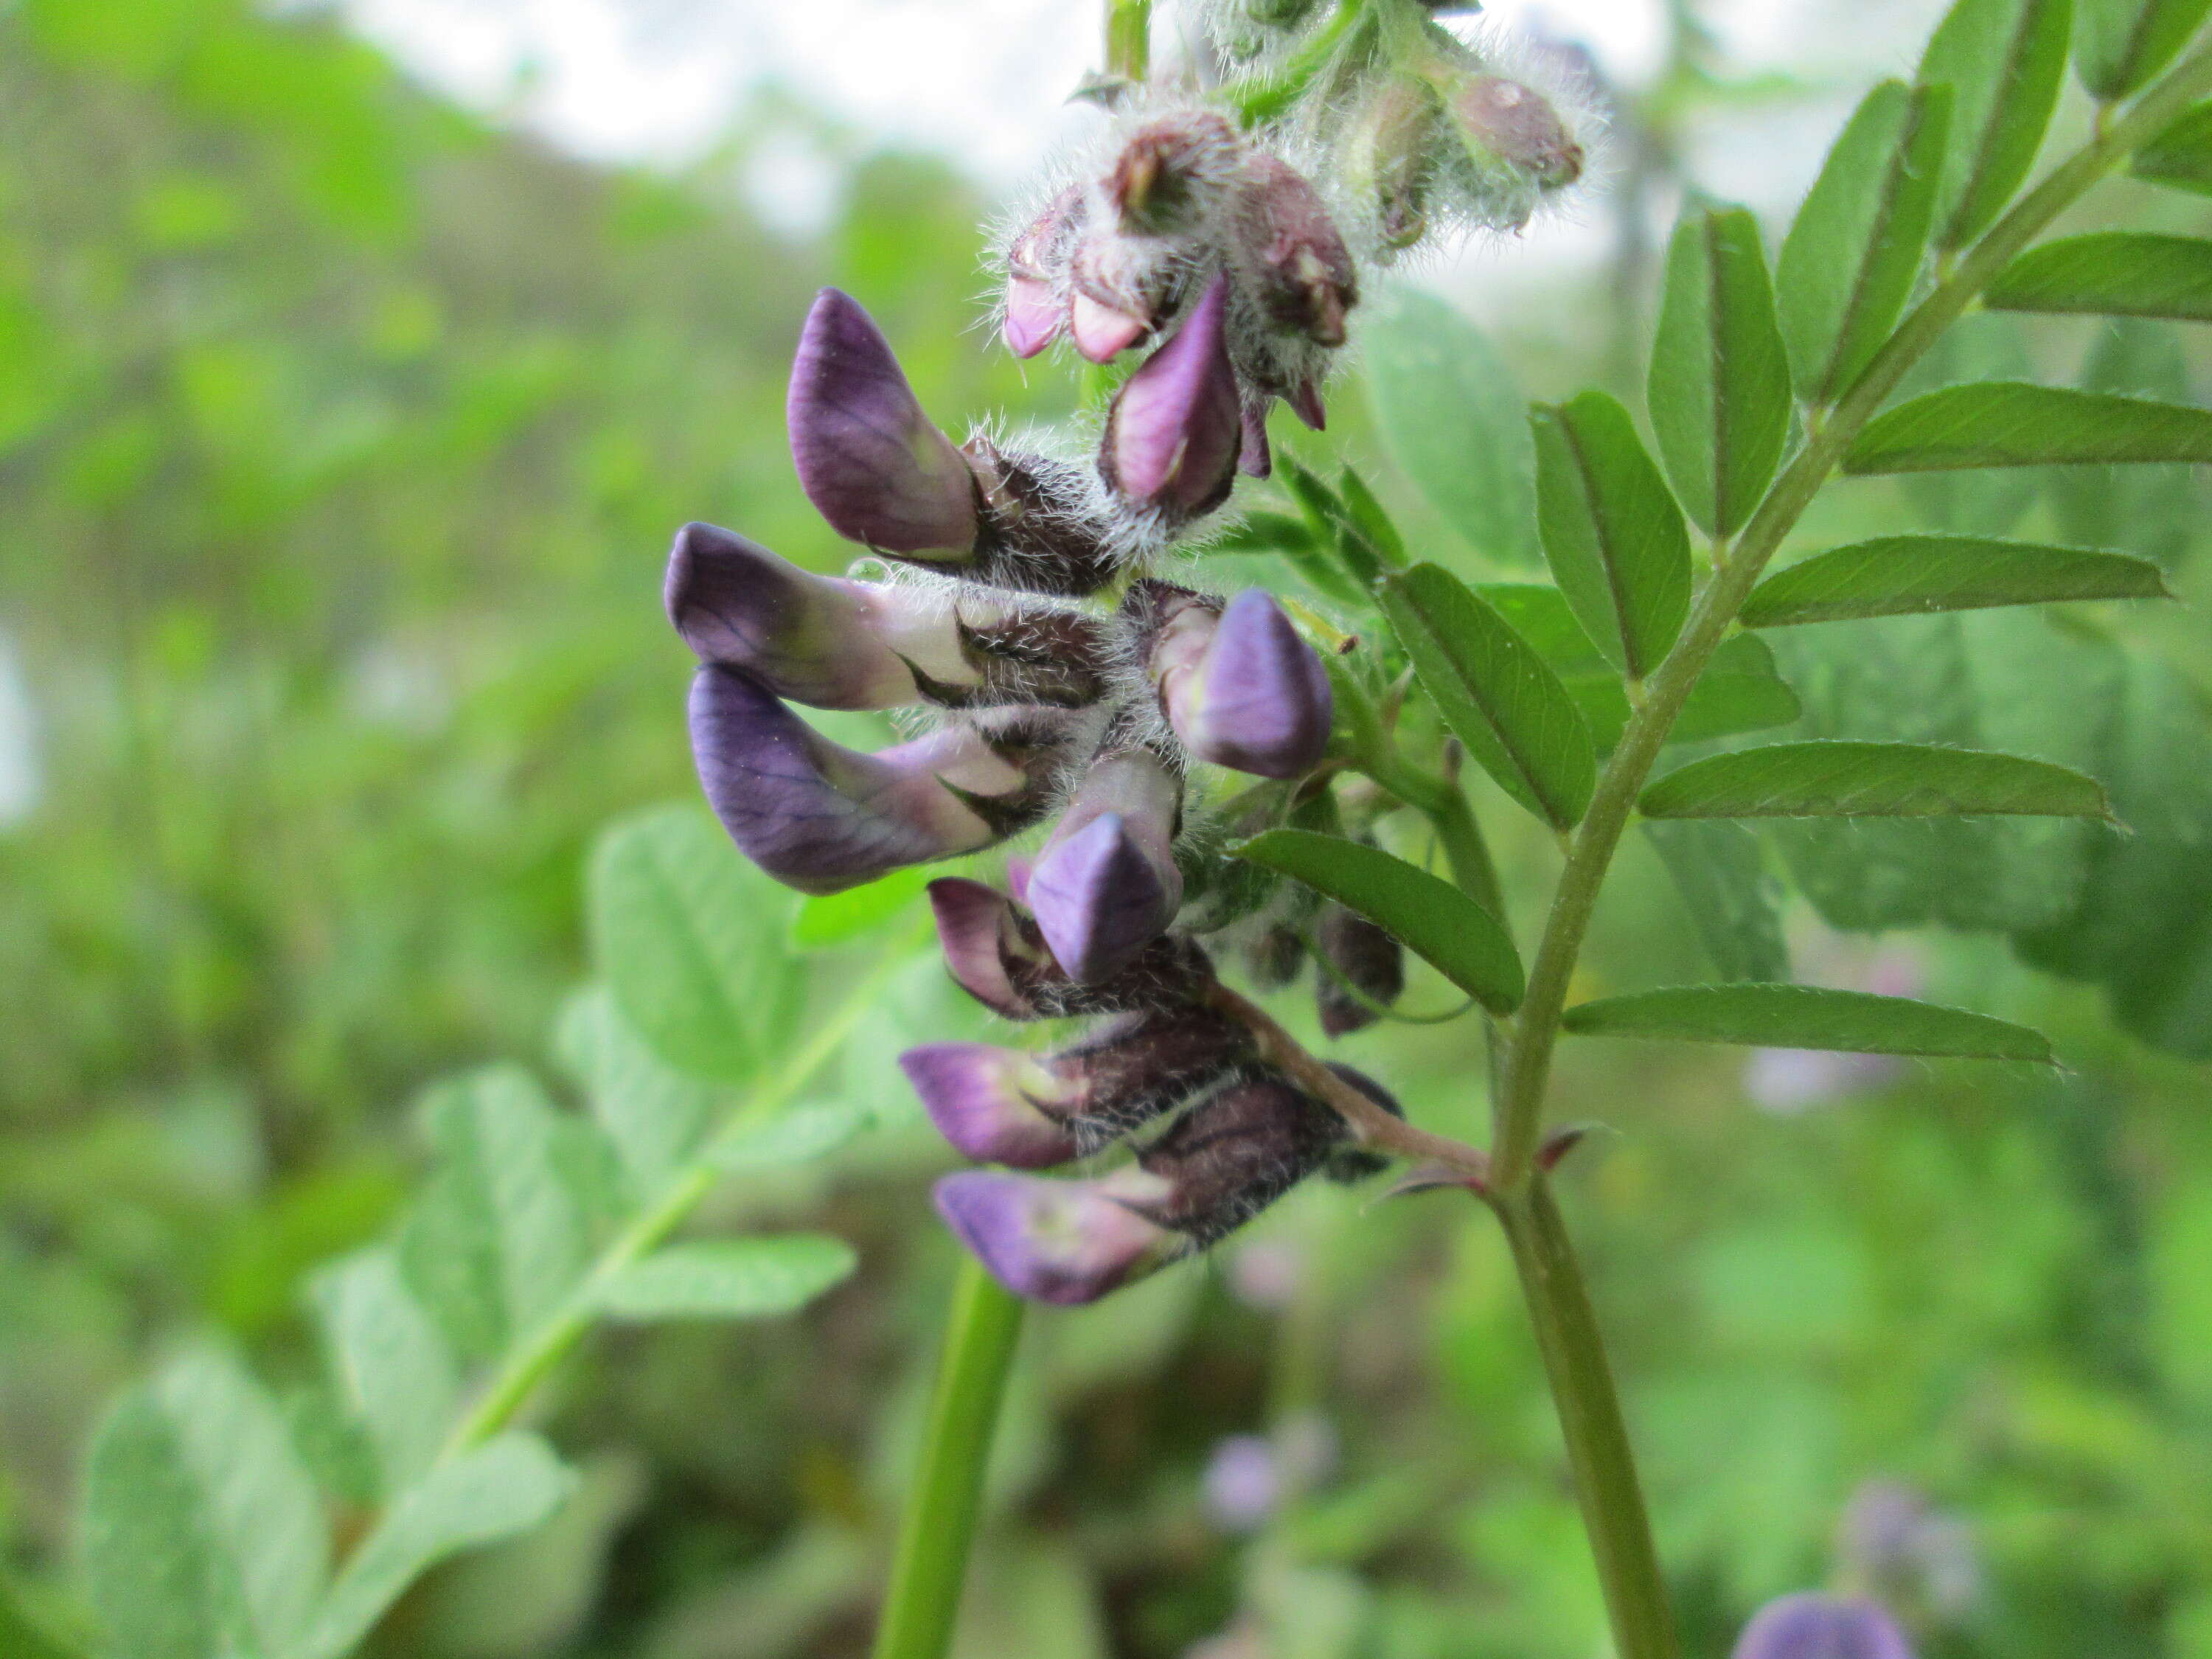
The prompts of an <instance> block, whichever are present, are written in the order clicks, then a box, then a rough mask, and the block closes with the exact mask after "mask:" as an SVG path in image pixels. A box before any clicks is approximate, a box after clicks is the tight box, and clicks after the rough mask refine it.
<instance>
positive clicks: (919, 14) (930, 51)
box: [337, 0, 1935, 307]
mask: <svg viewBox="0 0 2212 1659" xmlns="http://www.w3.org/2000/svg"><path fill="white" fill-rule="evenodd" d="M337 3H338V4H339V5H340V6H341V8H342V9H343V11H344V12H345V13H346V14H347V15H349V17H350V18H351V20H352V21H353V23H354V25H355V27H356V28H357V29H358V30H359V31H360V32H361V33H363V34H365V35H367V36H368V38H370V39H372V40H375V41H377V42H378V43H380V45H382V46H385V47H386V49H388V50H390V51H391V52H393V53H394V54H395V55H397V56H398V58H401V59H402V60H403V61H404V62H405V63H407V64H409V65H410V66H411V67H412V69H413V70H414V71H415V72H416V74H417V75H418V76H421V77H422V79H423V80H425V81H426V82H428V83H430V84H431V85H433V86H435V87H437V88H441V89H442V90H444V91H445V92H447V93H448V94H451V95H453V96H455V97H457V98H459V100H462V101H464V102H465V103H467V104H470V105H471V106H475V107H477V108H479V109H483V110H486V111H489V112H498V113H503V114H505V115H507V116H508V117H511V118H514V119H517V120H519V121H520V122H522V123H523V124H525V125H528V126H529V127H531V128H532V129H533V130H535V131H539V132H541V133H543V134H544V135H545V136H546V137H549V138H550V139H552V140H553V141H554V142H556V143H559V144H561V145H562V146H563V147H565V148H567V149H571V150H573V151H575V152H576V153H578V154H580V155H588V156H593V157H599V158H603V159H606V160H620V161H650V162H658V163H663V164H669V165H680V164H682V163H683V162H685V161H691V160H694V159H696V158H697V157H699V156H701V155H703V154H704V153H705V152H706V151H707V150H708V149H710V148H711V147H712V146H713V144H714V142H715V141H716V139H718V138H719V137H721V136H723V135H724V134H726V132H727V131H729V128H730V124H731V122H732V118H733V116H734V115H735V113H736V112H738V110H740V109H741V108H744V107H746V106H748V105H749V103H750V102H751V101H752V99H753V94H758V93H761V92H763V91H768V92H774V91H776V90H778V89H780V90H781V92H783V93H784V94H787V95H788V96H791V97H794V98H796V99H797V100H799V101H800V102H802V103H803V104H805V106H809V107H811V108H814V109H818V110H820V111H821V112H823V114H824V115H826V116H827V117H829V118H830V119H831V120H832V121H833V122H836V123H838V124H841V125H845V126H847V127H848V128H849V130H850V131H851V132H852V134H853V136H854V137H856V138H859V139H860V140H862V141H866V140H870V139H878V138H890V139H896V140H899V141H902V142H904V143H910V144H918V145H921V146H925V147H927V148H931V149H938V150H941V151H944V152H945V153H947V154H951V155H957V156H958V157H959V158H961V159H962V160H963V161H964V162H965V164H966V165H967V166H968V167H969V168H970V170H971V171H973V172H974V173H976V174H977V175H979V176H980V177H981V179H983V180H984V181H985V182H986V183H987V184H989V185H994V186H998V187H1001V188H1008V189H1011V188H1012V186H1013V185H1016V184H1018V182H1019V180H1020V179H1021V177H1022V175H1023V173H1024V170H1025V169H1026V168H1027V167H1029V166H1030V165H1031V163H1032V162H1033V161H1035V160H1036V158H1038V157H1039V156H1041V155H1043V154H1044V153H1045V152H1046V151H1047V150H1048V149H1050V148H1051V146H1052V143H1053V140H1054V137H1055V136H1056V135H1058V134H1060V133H1062V132H1064V131H1066V130H1067V127H1068V125H1069V124H1070V123H1072V122H1077V121H1080V120H1083V119H1085V112H1083V111H1081V110H1079V109H1077V110H1071V109H1070V108H1069V107H1068V106H1066V95H1067V94H1068V92H1069V91H1070V90H1071V89H1072V88H1073V86H1074V85H1075V83H1076V82H1077V81H1078V79H1079V77H1080V76H1081V75H1082V74H1083V72H1084V71H1085V70H1086V69H1088V68H1090V67H1091V66H1092V64H1094V63H1095V62H1096V60H1097V34H1098V16H1099V13H1100V9H1101V8H1100V6H1099V5H1098V3H1097V0H337ZM1934 5H1935V0H1708V3H1707V4H1705V6H1704V7H1703V8H1702V12H1703V15H1705V18H1706V20H1707V21H1708V23H1709V25H1710V26H1711V27H1712V28H1713V29H1714V30H1715V32H1716V33H1717V35H1718V37H1719V39H1720V40H1721V41H1722V42H1723V46H1724V47H1725V48H1726V51H1727V52H1728V55H1729V59H1730V61H1731V62H1732V64H1735V66H1736V67H1738V68H1740V69H1741V70H1743V71H1745V72H1747V73H1749V72H1756V71H1759V70H1775V69H1796V70H1808V71H1812V72H1815V73H1818V74H1819V75H1820V76H1822V77H1823V78H1824V80H1825V81H1826V82H1830V83H1832V85H1833V87H1834V89H1835V95H1834V98H1833V100H1832V102H1830V103H1829V104H1827V106H1826V107H1820V108H1805V107H1803V106H1799V107H1798V108H1797V109H1796V111H1795V112H1793V113H1792V114H1790V115H1789V116H1787V117H1777V116H1773V115H1761V114H1759V113H1758V112H1749V113H1747V114H1746V115H1744V116H1743V117H1741V118H1735V119H1733V120H1731V122H1730V123H1729V125H1727V126H1724V127H1722V128H1719V129H1717V130H1716V131H1714V132H1713V133H1712V134H1711V135H1710V136H1709V137H1708V138H1707V140H1706V142H1705V143H1704V144H1703V145H1702V146H1701V147H1700V153H1699V155H1698V157H1697V169H1698V172H1699V176H1700V178H1701V180H1702V181H1703V182H1704V183H1705V185H1706V186H1707V187H1708V188H1709V189H1711V190H1713V191H1716V192H1717V193H1719V194H1721V195H1723V196H1727V197H1734V198H1735V199H1740V200H1745V201H1747V202H1749V203H1751V204H1753V206H1756V207H1761V208H1765V209H1767V210H1779V209H1782V208H1784V207H1786V205H1787V204H1788V203H1789V202H1790V200H1791V199H1792V198H1793V197H1794V196H1795V195H1796V192H1797V191H1800V190H1802V187H1803V185H1804V184H1805V182H1806V181H1807V180H1808V179H1809V178H1810V176H1811V174H1812V172H1813V170H1814V167H1815V166H1816V165H1817V163H1818V161H1819V155H1820V145H1821V144H1823V143H1825V142H1826V139H1827V137H1830V136H1832V133H1833V132H1834V131H1835V129H1836V125H1837V123H1838V119H1839V118H1840V116H1841V114H1842V113H1843V112H1844V110H1845V109H1846V108H1847V106H1848V105H1849V103H1850V100H1853V99H1855V98H1856V97H1857V94H1859V92H1860V91H1862V90H1863V88H1864V87H1865V86H1866V85H1867V84H1869V82H1872V81H1873V80H1874V79H1875V78H1876V77H1878V76H1881V75H1887V74H1907V73H1910V71H1911V66H1912V62H1913V59H1914V58H1915V57H1916V56H1917V52H1918V48H1919V44H1920V41H1921V40H1922V39H1923V37H1924V34H1925V32H1926V29H1927V27H1928V26H1929V21H1930V20H1931V18H1932V15H1933V11H1934ZM1169 9H1170V8H1169V6H1168V5H1167V4H1166V3H1164V4H1163V6H1162V8H1161V10H1162V12H1163V13H1167V12H1168V11H1169ZM1484 15H1485V17H1486V19H1487V20H1488V22H1489V24H1490V26H1492V27H1501V28H1504V29H1507V30H1528V29H1532V28H1533V29H1535V30H1540V31H1541V32H1542V33H1545V34H1547V35H1549V36H1551V37H1553V38H1554V39H1558V40H1570V41H1574V42H1577V43H1579V44H1581V45H1583V46H1585V47H1587V48H1588V49H1589V51H1590V52H1591V53H1592V54H1593V56H1594V57H1595V58H1596V60H1597V63H1598V64H1599V66H1600V68H1601V70H1602V71H1603V72H1604V74H1605V75H1606V76H1607V78H1608V79H1609V80H1612V81H1614V82H1619V83H1620V84H1624V85H1628V86H1633V85H1636V84H1638V82H1642V81H1644V80H1645V79H1646V78H1648V77H1649V76H1650V75H1651V74H1652V73H1653V72H1654V71H1655V70H1656V67H1657V64H1658V63H1659V59H1660V55H1661V52H1662V49H1663V47H1662V0H1493V3H1492V4H1491V5H1489V6H1488V8H1487V9H1486V12H1485V14H1484ZM1164 21H1165V19H1164V18H1163V22H1164ZM1156 27H1158V25H1156ZM835 177H836V173H835V170H834V168H833V167H830V166H829V164H828V163H827V162H826V161H824V159H823V155H822V152H821V151H820V149H818V147H817V145H816V143H814V141H813V139H812V138H811V137H809V136H808V135H806V134H805V132H804V131H802V130H801V129H800V128H799V126H797V125H793V126H792V127H791V128H790V129H789V130H788V131H784V132H781V134H780V136H778V137H775V138H774V139H773V140H772V141H771V142H770V143H769V144H768V145H767V146H766V147H765V149H763V152H762V154H761V155H760V156H759V158H758V159H757V161H756V162H755V164H754V166H753V167H752V169H751V172H750V176H749V178H748V179H747V181H746V182H747V186H748V188H749V190H750V194H751V195H752V197H753V199H754V203H755V204H756V205H757V207H759V208H760V209H761V210H763V212H764V213H765V214H766V215H767V216H769V218H770V219H771V221H772V222H776V223H779V224H781V225H783V226H785V227H787V228H793V229H805V228H811V227H812V226H815V225H818V224H820V223H822V222H824V221H825V220H826V219H827V218H828V217H829V215H830V213H831V212H832V211H833V210H834V207H835V202H834V197H833V196H832V191H833V190H834V185H835ZM1599 219H1600V213H1599V210H1597V209H1596V208H1595V206H1594V205H1592V204H1588V203H1586V204H1585V205H1584V206H1583V210H1581V212H1580V213H1579V214H1578V215H1571V216H1568V217H1566V218H1565V220H1563V221H1558V222H1552V223H1549V224H1545V225H1541V226H1539V227H1536V228H1532V229H1531V230H1530V231H1529V232H1528V234H1525V235H1524V236H1522V237H1521V238H1518V239H1516V240H1512V241H1510V242H1508V243H1505V244H1503V245H1500V244H1495V243H1493V244H1492V245H1489V246H1475V247H1474V248H1471V249H1470V250H1468V252H1467V253H1466V255H1465V256H1463V258H1462V259H1461V260H1460V261H1459V262H1458V263H1457V264H1455V266H1454V267H1452V268H1451V269H1449V270H1447V271H1445V272H1443V273H1440V280H1443V281H1444V282H1447V283H1449V285H1450V286H1452V287H1454V288H1455V289H1461V290H1462V291H1468V290H1472V293H1471V295H1470V297H1472V298H1474V300H1475V301H1476V302H1477V304H1478V306H1479V307H1480V305H1481V303H1482V301H1485V300H1491V301H1501V302H1503V301H1506V300H1507V299H1508V297H1509V295H1508V291H1509V290H1517V291H1518V292H1519V293H1521V294H1522V295H1524V296H1525V295H1528V293H1529V292H1530V291H1531V290H1532V289H1536V288H1538V287H1539V286H1540V285H1541V283H1544V282H1546V281H1547V280H1553V279H1556V276H1558V274H1559V270H1560V269H1561V267H1562V265H1563V264H1565V265H1579V264H1585V263H1588V262H1589V261H1593V260H1595V258H1597V257H1598V255H1599V253H1600V252H1601V250H1602V248H1603V246H1605V240H1606V239H1605V236H1604V234H1603V233H1602V232H1601V229H1600V228H1599ZM1501 284H1502V285H1503V288H1502V289H1500V287H1499V285H1501ZM1484 290H1493V291H1492V292H1488V293H1486V292H1484Z"/></svg>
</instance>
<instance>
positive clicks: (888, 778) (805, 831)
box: [690, 664, 1044, 893]
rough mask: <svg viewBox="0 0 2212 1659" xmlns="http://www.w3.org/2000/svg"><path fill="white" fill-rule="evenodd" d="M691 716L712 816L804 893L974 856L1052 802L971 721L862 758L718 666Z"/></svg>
mask: <svg viewBox="0 0 2212 1659" xmlns="http://www.w3.org/2000/svg"><path fill="white" fill-rule="evenodd" d="M690 719H691V752H692V757H693V759H694V761H695V762H696V763H697V766H698V770H699V781H700V783H701V785H702V787H704V788H705V790H706V793H707V799H708V803H709V804H710V805H712V806H713V807H714V812H715V815H716V816H717V817H720V819H721V821H722V825H723V827H724V828H725V829H727V830H728V831H729V832H730V836H731V839H732V840H733V841H735V842H737V843H738V848H740V849H741V850H742V851H743V852H744V854H745V856H746V857H748V858H750V860H753V862H754V863H756V864H757V865H759V866H761V868H762V869H763V870H765V871H767V872H769V874H770V875H772V876H774V877H775V878H776V879H777V880H778V881H781V882H783V883H785V884H787V885H788V886H792V887H796V888H798V889H799V890H800V891H801V892H806V893H834V892H836V891H838V890H841V889H842V888H846V887H852V886H856V885H858V884H860V883H861V882H864V881H869V880H872V879H873V878H876V877H878V876H880V875H882V874H883V873H884V872H886V871H889V870H895V869H897V868H898V867H899V866H902V865H908V864H922V863H927V862H928V861H929V860H933V859H942V858H950V857H951V856H952V855H954V854H957V853H969V852H974V851H975V850H976V849H977V848H982V847H987V846H989V845H990V844H991V843H992V842H994V841H997V840H998V839H1000V836H1004V835H1006V834H1008V833H1010V832H1011V830H1012V829H1013V828H1014V827H1016V826H1017V825H1018V823H1021V822H1022V821H1023V820H1024V819H1025V818H1034V817H1035V816H1036V813H1037V812H1038V811H1042V807H1043V805H1044V802H1043V799H1042V796H1041V795H1040V794H1038V793H1037V792H1036V790H1035V788H1034V787H1033V786H1032V784H1031V781H1030V779H1029V778H1028V776H1027V775H1024V772H1023V770H1022V769H1021V768H1020V767H1018V766H1017V765H1015V764H1013V763H1012V762H1010V761H1008V760H1006V759H1005V758H1003V757H1002V756H1001V755H1000V752H999V751H998V750H996V749H995V748H994V746H993V744H991V743H990V742H988V741H987V740H986V739H985V738H983V737H982V736H981V734H980V733H979V732H976V731H975V729H974V728H973V727H972V726H955V727H951V728H948V729H947V730H945V731H942V732H934V733H933V734H931V735H930V736H928V737H926V738H917V739H915V741H914V742H912V743H906V744H899V745H898V746H897V747H896V748H892V749H887V750H884V751H883V752H882V753H880V754H875V755H864V754H860V753H859V752H857V751H855V750H850V749H846V748H842V747H841V746H840V745H838V744H834V743H831V742H830V741H829V739H828V738H823V737H822V736H820V735H819V734H818V733H817V732H814V731H812V730H811V729H810V728H809V727H808V726H807V725H806V723H805V721H803V720H800V719H799V717H798V716H797V715H795V714H793V713H792V712H791V710H790V709H788V708H786V707H785V706H784V705H783V704H782V703H781V702H780V701H778V700H777V698H776V697H775V696H774V695H773V694H772V693H770V692H769V691H768V690H766V689H765V688H763V686H762V685H760V684H758V682H757V681H755V680H753V679H751V678H749V677H748V676H746V675H745V674H744V673H741V672H739V671H738V670H736V669H732V668H726V667H722V666H720V665H716V664H708V665H707V666H705V667H703V668H702V669H701V670H700V671H699V672H698V675H697V677H696V678H695V679H694V680H693V681H692V683H691V714H690ZM948 785H951V786H953V787H947V786H948Z"/></svg>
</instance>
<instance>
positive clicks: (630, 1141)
mask: <svg viewBox="0 0 2212 1659" xmlns="http://www.w3.org/2000/svg"><path fill="white" fill-rule="evenodd" d="M857 890H858V889H856V891H857ZM837 896H838V897H839V898H843V897H845V896H847V895H845V894H842V893H841V894H839V895H837ZM553 1049H554V1054H555V1057H556V1059H557V1060H559V1062H560V1066H561V1069H562V1071H563V1072H564V1073H567V1075H568V1077H569V1079H571V1080H572V1081H574V1084H575V1085H576V1086H577V1088H579V1089H580V1091H582V1092H583V1096H584V1099H585V1101H586V1103H587V1104H588V1105H589V1107H590V1108H591V1113H592V1121H594V1122H596V1123H597V1124H598V1125H599V1128H600V1129H601V1131H603V1132H604V1133H605V1135H606V1137H607V1139H608V1140H609V1141H610V1142H611V1144H612V1145H613V1147H614V1151H615V1156H616V1157H617V1158H618V1159H619V1160H620V1161H621V1164H622V1167H623V1174H624V1175H625V1176H628V1177H629V1182H630V1185H631V1188H632V1189H633V1190H634V1191H635V1192H637V1193H640V1194H642V1193H646V1192H649V1191H651V1190H652V1189H653V1188H655V1187H657V1186H658V1185H659V1183H660V1182H663V1181H665V1180H666V1179H667V1178H668V1176H670V1175H671V1174H672V1173H674V1171H675V1170H677V1168H678V1166H679V1165H681V1164H683V1162H684V1159H686V1158H689V1157H690V1155H691V1153H692V1152H693V1151H695V1150H696V1148H697V1146H698V1145H699V1141H700V1139H701V1137H702V1135H704V1134H705V1133H706V1130H707V1126H708V1123H709V1122H710V1121H713V1118H714V1113H715V1111H716V1109H717V1108H718V1107H719V1106H720V1104H721V1103H722V1102H723V1100H724V1097H725V1091H723V1090H721V1089H720V1088H718V1087H717V1086H716V1085H714V1084H711V1083H707V1082H704V1081H702V1080H701V1079H698V1078H696V1077H692V1076H690V1075H688V1074H687V1073H682V1072H678V1071H677V1070H676V1069H675V1068H674V1067H672V1066H670V1065H669V1064H668V1063H667V1061H665V1060H663V1059H661V1057H660V1056H659V1054H656V1053H655V1052H654V1051H653V1048H652V1046H651V1045H650V1044H648V1043H647V1042H646V1040H645V1039H644V1038H643V1037H642V1036H639V1035H638V1032H637V1030H636V1028H635V1026H633V1025H632V1024H630V1023H629V1019H628V1018H626V1017H625V1016H624V1015H623V1011H622V1010H621V1009H620V1008H618V1007H617V1006H615V1000H614V998H613V996H612V995H611V994H609V992H608V990H607V988H606V987H605V986H603V985H594V986H590V987H586V988H585V989H583V990H581V991H579V992H577V993H576V994H574V996H571V997H570V998H569V999H568V1002H567V1003H566V1004H565V1005H564V1006H562V1010H561V1016H560V1019H559V1021H558V1023H557V1024H556V1025H555V1027H554V1033H553Z"/></svg>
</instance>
